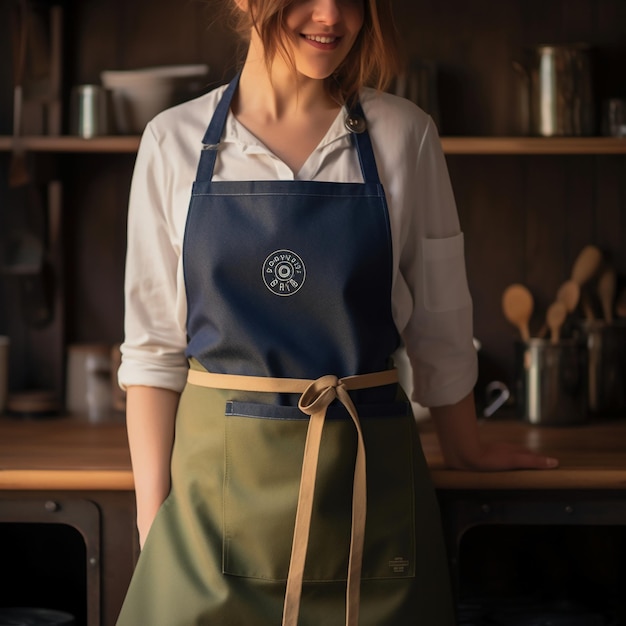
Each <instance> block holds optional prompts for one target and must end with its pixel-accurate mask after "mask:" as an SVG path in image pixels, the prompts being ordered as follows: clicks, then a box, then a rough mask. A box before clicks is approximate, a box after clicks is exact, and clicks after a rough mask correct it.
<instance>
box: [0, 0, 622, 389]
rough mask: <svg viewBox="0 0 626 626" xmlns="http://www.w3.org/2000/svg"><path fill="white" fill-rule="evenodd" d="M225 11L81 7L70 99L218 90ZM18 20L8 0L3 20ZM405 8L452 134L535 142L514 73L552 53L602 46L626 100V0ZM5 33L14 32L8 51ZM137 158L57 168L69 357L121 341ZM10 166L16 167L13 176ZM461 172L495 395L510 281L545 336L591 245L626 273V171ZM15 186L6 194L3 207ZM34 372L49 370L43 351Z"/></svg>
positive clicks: (615, 163) (402, 24)
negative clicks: (125, 84) (101, 83)
mask: <svg viewBox="0 0 626 626" xmlns="http://www.w3.org/2000/svg"><path fill="white" fill-rule="evenodd" d="M222 5H223V3H221V2H213V1H210V0H131V1H129V0H81V1H80V2H79V1H78V0H67V1H66V9H67V11H66V14H67V24H66V31H67V32H66V41H67V50H66V51H67V56H66V63H65V85H66V101H67V92H68V91H69V87H70V86H71V85H73V84H78V83H86V82H97V81H98V80H99V73H100V71H101V70H103V69H119V68H122V69H123V68H132V67H140V66H147V65H157V64H161V63H187V62H206V63H208V64H209V65H210V67H211V80H212V82H213V83H214V84H217V83H221V82H223V81H224V80H226V79H227V78H228V77H229V76H230V75H231V74H232V71H233V67H234V65H235V58H236V56H237V49H238V44H237V42H236V40H235V38H234V36H233V35H231V34H230V31H229V29H228V25H227V17H226V14H225V12H224V10H223V6H222ZM6 6H7V0H3V5H2V7H1V8H0V11H1V12H2V13H1V14H0V18H2V17H3V16H5V15H6V13H7V8H6ZM394 6H395V11H396V17H397V24H398V28H399V30H400V32H401V35H402V39H403V42H404V46H405V49H406V52H407V54H408V55H409V56H411V57H415V58H421V59H431V60H435V61H436V62H437V64H438V68H439V72H438V80H439V98H440V111H441V131H442V133H443V134H444V135H487V136H490V135H510V134H516V133H519V132H520V113H519V102H520V97H521V91H520V78H519V76H518V75H517V74H516V72H515V71H514V70H513V67H512V63H513V61H515V60H520V59H522V58H523V56H522V55H523V50H524V48H525V47H527V46H530V45H533V44H537V43H567V42H574V41H586V42H589V43H591V44H592V45H593V46H594V69H595V79H596V94H597V100H598V105H599V104H600V102H601V100H602V99H603V98H605V97H608V96H616V95H622V96H624V95H626V73H625V71H624V68H625V67H626V3H625V2H624V1H623V0H550V1H549V2H546V1H545V0H543V1H541V2H539V0H472V1H471V2H467V1H466V0H443V1H441V0H439V1H438V2H433V1H431V0H398V1H396V2H395V4H394ZM5 24H6V21H5V20H3V19H0V50H4V48H5V47H6V43H5V41H6V38H5V34H6V26H5ZM2 58H3V60H1V61H0V80H1V81H2V82H1V83H0V132H1V133H3V134H8V133H9V132H10V108H11V105H10V102H11V100H10V94H9V93H8V92H9V91H10V86H9V81H10V67H9V68H8V67H7V63H8V62H7V57H6V55H3V56H2ZM66 124H67V121H66ZM46 159H47V157H46V158H44V159H43V160H44V161H45V160H46ZM133 160H134V159H133V156H132V155H84V154H81V155H69V154H66V155H62V156H60V157H59V158H58V159H56V160H54V162H53V164H52V165H51V167H53V168H57V175H58V176H59V177H60V178H61V180H62V181H63V183H64V196H65V202H64V208H65V212H66V215H65V217H66V220H65V239H66V265H67V272H66V274H67V276H66V278H67V281H66V284H67V288H68V289H67V293H68V298H67V308H66V316H67V324H66V334H67V336H66V342H67V343H71V342H76V341H93V340H99V341H107V342H110V343H113V342H117V341H119V340H121V337H122V319H123V300H122V277H123V265H124V246H125V234H124V227H125V217H126V215H125V214H126V201H127V194H128V189H129V183H130V176H131V173H132V165H133ZM7 163H8V159H7V158H6V155H0V166H2V168H3V171H5V164H7ZM448 163H449V167H450V173H451V177H452V182H453V186H454V189H455V193H456V196H457V202H458V207H459V214H460V217H461V223H462V227H463V230H464V231H465V234H466V242H467V243H466V247H467V262H468V272H469V279H470V286H471V289H472V292H473V295H474V303H475V327H476V336H477V337H478V338H479V339H480V340H481V341H482V342H483V346H484V349H483V353H482V360H481V364H482V380H481V385H482V384H483V381H487V380H489V379H491V378H493V377H499V378H503V379H505V380H506V379H510V378H511V375H512V368H513V363H512V358H513V341H514V339H515V333H514V332H513V330H512V329H511V328H510V327H509V325H508V324H507V323H506V322H505V321H504V319H503V318H502V315H501V313H500V296H501V293H502V291H503V289H504V288H505V287H506V285H507V284H508V283H511V282H524V283H526V284H527V285H528V286H529V287H530V288H531V289H532V291H533V293H534V295H535V297H536V299H537V311H538V313H537V315H536V318H535V320H533V327H534V328H535V329H536V328H538V327H539V326H540V324H541V319H540V317H541V316H542V315H543V313H544V311H545V307H546V306H547V304H548V303H549V302H550V301H551V299H552V297H553V294H554V293H555V291H556V289H557V287H558V285H559V284H560V282H562V281H563V280H564V279H565V278H567V277H568V274H569V269H570V267H571V263H572V262H573V260H574V258H575V256H576V254H577V253H578V252H579V250H580V249H581V248H582V246H584V245H585V244H587V243H594V244H597V245H599V246H600V247H601V248H602V249H603V250H605V251H606V253H607V254H609V255H610V256H611V257H612V258H613V260H614V262H615V264H616V266H617V268H618V270H619V271H620V273H621V274H622V275H624V274H626V157H624V156H620V155H618V156H449V157H448ZM4 185H5V181H4V180H2V181H0V194H1V193H2V190H3V186H4ZM3 294H4V299H3V300H0V307H2V309H1V310H0V325H1V326H0V333H2V332H7V330H8V331H9V332H11V333H13V332H15V325H16V324H18V323H19V322H18V321H16V320H17V316H16V315H14V314H11V313H9V312H8V311H9V308H10V307H11V306H13V305H12V302H11V301H9V300H8V299H7V296H6V290H5V291H3ZM2 326H4V327H2ZM8 327H10V328H8ZM33 350H35V349H34V348H33ZM30 358H33V359H34V358H37V355H36V350H35V352H33V353H32V354H31V357H30ZM24 380H25V375H24V374H23V372H21V373H19V375H18V374H14V379H13V384H14V385H20V384H22V383H23V381H24Z"/></svg>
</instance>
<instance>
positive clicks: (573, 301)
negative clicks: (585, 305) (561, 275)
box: [556, 280, 580, 313]
mask: <svg viewBox="0 0 626 626" xmlns="http://www.w3.org/2000/svg"><path fill="white" fill-rule="evenodd" d="M579 300H580V285H579V284H578V283H577V282H576V281H575V280H566V281H565V282H564V283H563V284H562V285H561V286H560V287H559V289H558V291H557V292H556V301H557V302H562V303H563V304H564V305H565V309H566V310H567V312H568V313H573V312H574V310H575V309H576V307H577V306H578V301H579Z"/></svg>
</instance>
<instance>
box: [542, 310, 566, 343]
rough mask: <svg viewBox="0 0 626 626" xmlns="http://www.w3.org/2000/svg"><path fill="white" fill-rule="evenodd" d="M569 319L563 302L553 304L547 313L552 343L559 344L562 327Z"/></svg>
mask: <svg viewBox="0 0 626 626" xmlns="http://www.w3.org/2000/svg"><path fill="white" fill-rule="evenodd" d="M566 317H567V309H566V308H565V305H564V304H563V303H562V302H559V301H557V302H553V303H552V304H551V305H550V306H549V307H548V311H547V312H546V323H547V324H548V328H549V329H550V343H552V344H557V343H559V338H560V335H561V326H563V322H564V321H565V318H566Z"/></svg>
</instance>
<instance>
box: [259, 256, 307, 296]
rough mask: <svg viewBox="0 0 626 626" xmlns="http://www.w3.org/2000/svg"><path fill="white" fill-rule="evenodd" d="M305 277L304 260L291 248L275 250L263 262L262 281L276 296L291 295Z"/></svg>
mask: <svg viewBox="0 0 626 626" xmlns="http://www.w3.org/2000/svg"><path fill="white" fill-rule="evenodd" d="M305 278H306V269H305V267H304V262H303V261H302V259H301V258H300V257H299V256H298V255H297V254H296V253H295V252H292V251H291V250H276V252H272V254H270V255H269V256H268V257H267V259H265V262H264V263H263V282H264V283H265V286H266V287H267V288H268V289H269V290H270V291H271V292H272V293H274V294H276V295H277V296H293V294H294V293H296V291H299V289H300V288H301V287H302V285H303V284H304V279H305Z"/></svg>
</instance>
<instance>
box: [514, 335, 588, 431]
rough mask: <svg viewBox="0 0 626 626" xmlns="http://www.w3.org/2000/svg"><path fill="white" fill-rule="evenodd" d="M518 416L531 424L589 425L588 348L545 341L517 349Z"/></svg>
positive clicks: (574, 341)
mask: <svg viewBox="0 0 626 626" xmlns="http://www.w3.org/2000/svg"><path fill="white" fill-rule="evenodd" d="M515 355H516V368H517V375H516V386H517V409H518V415H519V416H520V417H521V418H523V419H525V420H526V421H528V422H530V423H531V424H542V425H546V426H569V425H573V424H582V423H584V422H585V421H587V417H588V408H587V406H588V405H587V399H588V356H587V346H586V345H585V343H584V341H580V340H578V339H570V340H561V341H560V342H559V343H557V344H552V343H550V341H548V340H544V339H531V340H530V341H528V342H524V343H522V342H518V343H516V346H515Z"/></svg>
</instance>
